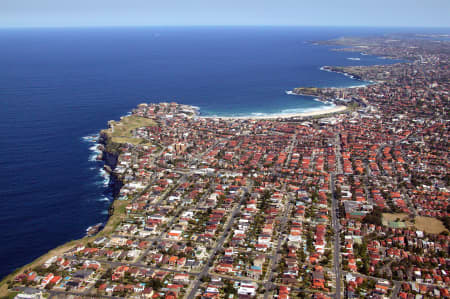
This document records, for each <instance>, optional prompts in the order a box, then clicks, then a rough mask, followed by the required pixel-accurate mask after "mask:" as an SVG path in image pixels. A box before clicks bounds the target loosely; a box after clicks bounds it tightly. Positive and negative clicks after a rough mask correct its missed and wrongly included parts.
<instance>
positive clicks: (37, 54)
mask: <svg viewBox="0 0 450 299" xmlns="http://www.w3.org/2000/svg"><path fill="white" fill-rule="evenodd" d="M384 31H385V30H384ZM380 33H383V32H382V31H381V30H378V29H348V28H347V29H346V28H337V29H336V28H270V27H266V28H238V27H236V28H220V27H218V28H156V27H155V28H96V29H93V28H91V29H3V30H0V45H1V47H0V66H1V68H0V136H1V138H0V187H1V188H0V240H2V244H1V245H0V277H3V276H4V275H6V274H8V273H10V272H11V271H12V270H14V269H15V268H17V267H20V266H22V265H24V264H26V263H28V262H31V261H32V260H33V259H35V258H36V257H38V256H39V255H41V254H43V253H45V252H47V251H48V250H50V249H52V248H54V247H56V246H58V245H60V244H62V243H64V242H66V241H69V240H72V239H76V238H80V237H82V236H83V235H84V234H85V231H86V228H87V227H88V226H90V225H93V224H96V223H98V222H105V221H106V220H107V209H108V207H109V205H110V203H111V200H112V192H111V188H110V186H109V178H108V177H107V175H106V174H105V173H104V172H101V171H100V170H101V167H102V163H101V162H98V161H96V160H95V156H96V154H97V152H96V144H95V142H93V141H92V140H89V138H87V136H92V135H93V134H96V133H97V132H98V131H99V130H100V129H102V128H105V126H106V125H107V121H108V120H111V119H118V118H119V117H120V116H122V115H124V114H126V113H127V112H128V111H130V110H131V109H133V108H134V107H135V106H136V105H137V104H139V103H141V102H158V101H177V102H180V103H185V104H192V105H195V106H199V107H200V108H201V110H200V112H201V113H202V114H205V115H251V114H270V113H280V112H295V111H305V110H311V109H323V107H324V104H322V103H320V102H317V101H314V100H313V99H312V98H308V97H302V96H292V95H287V94H286V93H285V91H286V90H290V89H292V88H294V87H298V86H319V87H324V86H335V87H337V86H354V85H361V84H364V82H361V81H357V80H352V79H350V78H348V77H345V76H343V75H339V74H335V73H330V72H324V71H321V70H320V67H321V66H323V65H371V64H386V63H392V62H393V61H390V60H383V59H379V58H377V57H372V56H361V55H359V54H357V53H343V52H332V51H330V49H331V48H330V47H325V46H315V45H313V44H311V43H310V42H309V41H311V40H323V39H329V38H336V37H340V36H344V35H367V34H380ZM348 58H360V59H361V60H359V61H357V60H350V59H348Z"/></svg>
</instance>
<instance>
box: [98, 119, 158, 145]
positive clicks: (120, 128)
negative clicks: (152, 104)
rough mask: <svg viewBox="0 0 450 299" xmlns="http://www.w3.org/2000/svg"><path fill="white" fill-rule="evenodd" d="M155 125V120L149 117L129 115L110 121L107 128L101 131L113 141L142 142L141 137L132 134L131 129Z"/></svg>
mask: <svg viewBox="0 0 450 299" xmlns="http://www.w3.org/2000/svg"><path fill="white" fill-rule="evenodd" d="M155 125H156V122H155V121H154V120H152V119H150V118H145V117H140V116H136V115H130V116H125V117H122V118H121V119H120V121H110V122H109V126H110V127H109V129H107V130H103V131H102V133H106V134H107V135H108V136H109V137H111V141H112V142H113V143H131V144H142V141H143V140H142V139H140V138H136V137H134V136H133V130H135V129H138V128H142V127H150V126H155Z"/></svg>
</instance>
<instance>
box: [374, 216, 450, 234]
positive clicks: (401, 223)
mask: <svg viewBox="0 0 450 299" xmlns="http://www.w3.org/2000/svg"><path fill="white" fill-rule="evenodd" d="M382 215H383V219H382V223H383V225H384V226H389V227H393V228H403V227H407V228H410V229H414V230H420V231H423V232H425V233H429V234H439V233H442V232H444V231H447V229H446V228H445V226H444V224H443V223H442V221H440V220H439V219H436V218H432V217H424V216H417V217H415V218H414V221H411V219H410V218H409V215H408V214H405V213H383V214H382Z"/></svg>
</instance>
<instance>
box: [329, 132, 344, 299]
mask: <svg viewBox="0 0 450 299" xmlns="http://www.w3.org/2000/svg"><path fill="white" fill-rule="evenodd" d="M335 151H336V163H337V165H336V169H337V173H338V174H341V173H342V164H341V159H342V156H341V141H340V136H339V134H337V136H336V138H335ZM330 190H331V209H332V213H331V215H332V227H333V230H334V250H333V265H334V273H335V276H336V293H335V298H336V299H340V298H341V279H342V278H341V276H342V275H341V264H340V259H339V257H340V252H341V236H340V224H339V215H338V211H339V203H338V201H337V198H336V195H335V191H336V189H335V173H331V176H330Z"/></svg>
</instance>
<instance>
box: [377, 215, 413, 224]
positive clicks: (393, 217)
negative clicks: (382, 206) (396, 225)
mask: <svg viewBox="0 0 450 299" xmlns="http://www.w3.org/2000/svg"><path fill="white" fill-rule="evenodd" d="M382 216H383V219H382V220H381V222H382V223H383V225H385V226H388V225H389V223H390V222H397V221H401V222H404V221H405V220H406V219H408V214H406V213H383V214H382Z"/></svg>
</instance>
